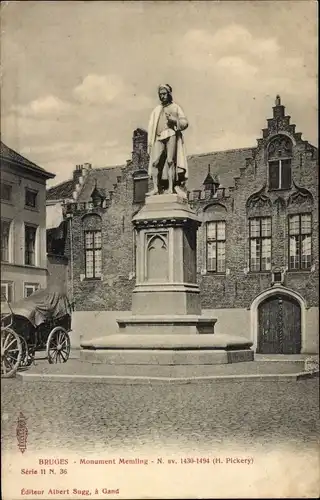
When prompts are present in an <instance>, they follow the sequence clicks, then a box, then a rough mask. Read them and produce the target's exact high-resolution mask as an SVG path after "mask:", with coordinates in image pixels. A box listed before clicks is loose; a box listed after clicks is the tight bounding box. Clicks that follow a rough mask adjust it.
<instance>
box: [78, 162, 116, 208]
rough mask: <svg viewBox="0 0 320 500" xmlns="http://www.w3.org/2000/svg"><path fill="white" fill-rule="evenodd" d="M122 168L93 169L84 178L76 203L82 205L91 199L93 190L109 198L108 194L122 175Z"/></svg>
mask: <svg viewBox="0 0 320 500" xmlns="http://www.w3.org/2000/svg"><path fill="white" fill-rule="evenodd" d="M122 170H123V166H120V165H119V166H115V167H104V168H93V169H92V170H90V171H89V172H88V174H87V176H86V178H85V181H84V184H83V186H82V188H81V191H80V193H79V197H78V198H77V202H79V203H84V202H87V201H89V200H90V199H91V195H92V192H93V190H94V189H95V188H97V189H98V190H99V193H101V194H103V195H104V196H106V198H109V192H110V191H114V189H115V188H114V185H115V184H117V178H118V177H121V175H122Z"/></svg>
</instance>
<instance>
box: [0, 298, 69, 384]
mask: <svg viewBox="0 0 320 500" xmlns="http://www.w3.org/2000/svg"><path fill="white" fill-rule="evenodd" d="M9 309H10V312H9V313H8V314H2V316H1V377H2V378H9V377H12V376H13V375H14V374H15V373H16V371H17V370H18V369H19V368H21V367H26V366H29V365H31V363H32V362H33V360H34V357H35V352H36V351H44V352H46V357H47V359H48V362H49V363H65V362H66V361H67V360H68V358H69V355H70V337H69V332H70V331H71V314H72V312H71V306H70V303H69V301H68V298H67V295H66V294H65V293H64V292H63V291H61V290H60V289H57V288H48V289H46V290H40V291H38V292H36V293H34V294H32V295H30V297H28V298H26V299H23V300H21V301H20V302H17V303H15V304H12V305H9Z"/></svg>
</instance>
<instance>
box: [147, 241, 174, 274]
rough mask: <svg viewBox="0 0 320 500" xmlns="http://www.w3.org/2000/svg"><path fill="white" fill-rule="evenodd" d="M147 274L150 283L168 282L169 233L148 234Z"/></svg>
mask: <svg viewBox="0 0 320 500" xmlns="http://www.w3.org/2000/svg"><path fill="white" fill-rule="evenodd" d="M146 238H147V242H146V250H147V251H146V263H145V273H146V278H147V280H148V281H157V282H161V281H168V279H169V258H168V233H165V232H164V233H147V234H146Z"/></svg>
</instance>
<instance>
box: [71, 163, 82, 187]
mask: <svg viewBox="0 0 320 500" xmlns="http://www.w3.org/2000/svg"><path fill="white" fill-rule="evenodd" d="M81 175H82V166H81V165H76V168H75V170H74V171H73V182H74V183H76V184H77V183H78V182H79V177H81Z"/></svg>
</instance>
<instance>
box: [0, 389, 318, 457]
mask: <svg viewBox="0 0 320 500" xmlns="http://www.w3.org/2000/svg"><path fill="white" fill-rule="evenodd" d="M1 400H2V406H1V417H2V446H3V449H5V450H17V440H16V425H17V419H18V416H19V413H20V412H22V413H23V414H24V416H25V417H26V418H27V422H28V424H27V425H28V431H29V434H28V450H30V451H34V452H36V451H37V452H41V450H46V449H48V448H50V449H51V450H54V449H56V450H57V451H58V450H61V449H67V450H69V451H76V450H79V449H81V450H82V451H84V452H88V453H90V452H92V451H97V450H99V449H108V450H112V449H119V448H120V449H123V450H133V449H137V448H141V447H145V446H146V447H151V448H152V449H156V448H161V449H164V448H165V449H168V450H169V449H171V448H175V449H177V448H179V449H181V450H182V449H183V450H185V451H188V450H189V451H190V450H195V449H199V450H200V449H204V448H205V449H211V450H215V449H217V448H219V447H221V446H224V445H227V444H229V445H231V446H237V447H238V446H241V447H242V446H244V447H245V448H248V447H250V448H255V449H259V450H261V449H267V448H268V447H274V446H275V447H277V446H282V445H283V446H289V447H290V446H292V447H293V448H296V449H299V448H300V449H301V447H306V448H310V449H311V448H312V449H313V448H315V447H316V446H317V444H318V442H319V417H318V412H319V407H318V380H316V379H312V380H301V381H278V382H277V381H267V380H266V381H252V380H246V381H243V380H242V381H227V380H217V381H210V382H202V383H201V384H197V385H192V384H186V385H178V384H177V385H175V384H169V385H168V384H165V383H164V384H162V383H157V384H152V383H150V384H148V385H112V384H111V385H110V384H94V383H85V384H81V383H77V382H75V381H70V382H64V383H53V382H50V383H48V382H36V383H22V382H20V381H19V380H18V379H11V380H2V397H1Z"/></svg>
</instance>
